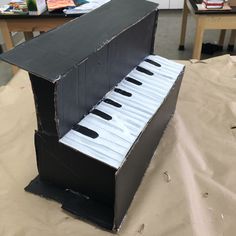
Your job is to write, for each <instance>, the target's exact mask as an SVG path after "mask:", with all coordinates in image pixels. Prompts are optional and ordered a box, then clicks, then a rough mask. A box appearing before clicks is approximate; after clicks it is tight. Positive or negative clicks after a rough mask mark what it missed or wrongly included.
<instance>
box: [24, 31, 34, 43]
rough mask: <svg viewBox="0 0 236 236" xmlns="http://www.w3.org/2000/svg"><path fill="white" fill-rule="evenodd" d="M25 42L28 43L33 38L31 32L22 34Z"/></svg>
mask: <svg viewBox="0 0 236 236" xmlns="http://www.w3.org/2000/svg"><path fill="white" fill-rule="evenodd" d="M24 36H25V41H28V40H30V39H32V38H33V37H34V34H33V32H24Z"/></svg>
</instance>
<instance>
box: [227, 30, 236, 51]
mask: <svg viewBox="0 0 236 236" xmlns="http://www.w3.org/2000/svg"><path fill="white" fill-rule="evenodd" d="M235 39H236V30H232V32H231V36H230V39H229V45H228V51H229V52H232V51H233V50H234V43H235Z"/></svg>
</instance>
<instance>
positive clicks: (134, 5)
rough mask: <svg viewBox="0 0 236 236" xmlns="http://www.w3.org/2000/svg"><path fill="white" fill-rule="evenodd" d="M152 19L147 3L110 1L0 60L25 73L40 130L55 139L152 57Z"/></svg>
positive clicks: (153, 11) (153, 13)
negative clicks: (14, 65)
mask: <svg viewBox="0 0 236 236" xmlns="http://www.w3.org/2000/svg"><path fill="white" fill-rule="evenodd" d="M156 20H157V9H156V5H155V4H153V3H150V2H145V1H142V0H136V1H134V0H126V1H125V0H119V1H112V2H111V3H108V4H105V5H104V6H103V7H101V8H99V9H97V10H95V11H93V12H91V13H90V14H87V15H85V16H83V17H81V18H79V19H76V20H73V21H71V22H69V23H67V24H66V25H63V26H61V27H59V28H57V29H55V30H52V31H50V32H47V33H45V34H43V35H42V36H40V37H37V38H35V39H33V40H31V41H29V42H27V43H23V44H21V45H19V46H18V47H16V48H15V49H14V50H12V51H10V52H7V53H6V54H4V55H1V58H2V59H3V60H5V61H7V62H10V63H13V64H16V65H17V66H19V67H22V68H23V69H26V70H28V71H29V72H30V78H31V81H32V86H33V91H36V93H35V103H36V107H37V106H38V107H39V108H40V107H44V110H47V111H48V112H45V111H43V110H42V109H37V117H38V123H39V128H40V130H41V131H42V132H44V133H47V134H50V135H53V136H57V137H58V138H61V137H62V136H63V135H64V134H65V133H67V132H68V131H69V130H70V129H71V128H72V127H73V125H75V124H76V123H78V122H79V121H80V120H81V119H82V118H83V116H84V115H86V114H87V113H88V112H89V110H91V109H92V108H93V106H95V105H96V103H97V102H98V101H99V100H100V99H101V98H102V97H103V96H104V94H106V93H107V92H108V91H109V90H110V89H111V88H112V87H113V86H115V85H116V84H117V83H118V82H120V81H121V80H122V79H123V78H124V76H125V75H126V74H127V73H128V72H129V71H131V70H132V69H133V68H134V67H135V66H136V65H138V64H139V62H140V61H142V59H143V58H145V57H146V56H147V55H149V54H150V53H152V49H153V37H154V35H155V30H156V28H155V26H156ZM35 80H36V81H35ZM38 80H42V82H39V81H38ZM44 81H45V82H44ZM50 83H51V85H50ZM44 84H48V87H52V89H51V90H49V89H44V88H43V86H44ZM53 86H54V88H53ZM44 87H45V86H44ZM45 96H47V97H48V99H47V100H46V99H45ZM38 102H39V104H37V103H38ZM52 103H54V106H52ZM68 103H69V104H70V106H68ZM52 114H54V117H52V116H51V115H52Z"/></svg>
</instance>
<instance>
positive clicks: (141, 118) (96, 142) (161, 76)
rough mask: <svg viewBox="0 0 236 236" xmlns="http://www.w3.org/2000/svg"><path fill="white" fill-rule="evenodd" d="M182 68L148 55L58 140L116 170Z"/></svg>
mask: <svg viewBox="0 0 236 236" xmlns="http://www.w3.org/2000/svg"><path fill="white" fill-rule="evenodd" d="M182 69H183V66H182V65H179V64H177V63H175V62H170V61H168V60H167V59H163V58H161V57H159V56H148V57H147V58H146V59H145V60H144V61H143V62H142V63H140V65H139V66H137V67H136V68H135V69H134V70H133V71H131V72H130V73H129V75H128V76H127V77H126V78H125V79H123V80H122V81H121V82H120V83H119V84H118V85H117V86H116V87H115V88H114V89H113V90H112V91H110V92H109V93H108V94H107V95H106V96H105V97H104V98H103V100H102V101H101V102H100V103H99V104H98V105H97V106H96V107H95V108H94V109H93V110H92V111H91V112H90V113H89V114H88V115H87V116H86V117H85V118H84V119H82V120H81V121H80V122H79V124H78V125H77V126H75V127H74V128H73V129H72V130H71V131H70V132H68V133H67V134H66V135H65V136H64V137H63V138H62V139H61V140H60V141H61V142H62V143H64V144H66V145H68V146H70V147H72V148H74V149H76V150H79V151H81V152H83V153H84V154H87V155H89V156H91V157H93V158H95V159H97V160H99V161H101V162H104V163H106V164H108V165H110V166H113V167H115V168H119V166H120V165H121V164H122V162H123V161H124V158H125V156H126V155H127V153H128V151H129V150H130V148H131V147H132V145H133V143H134V142H135V140H136V139H137V137H138V136H139V134H140V133H141V132H142V130H143V128H144V127H145V125H146V124H147V123H148V122H149V120H150V119H151V118H152V116H153V115H154V114H155V112H156V111H157V109H158V108H159V107H160V106H161V104H162V103H163V101H164V99H165V98H166V96H167V94H168V93H169V91H170V89H171V88H172V86H173V84H174V82H175V80H176V79H177V77H178V75H179V74H180V72H181V70H182Z"/></svg>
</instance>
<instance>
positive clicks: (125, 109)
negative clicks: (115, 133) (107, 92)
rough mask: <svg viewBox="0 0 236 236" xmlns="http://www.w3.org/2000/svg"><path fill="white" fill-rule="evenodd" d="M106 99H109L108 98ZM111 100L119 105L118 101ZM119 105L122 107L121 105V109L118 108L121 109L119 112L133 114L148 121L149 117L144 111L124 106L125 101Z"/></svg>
mask: <svg viewBox="0 0 236 236" xmlns="http://www.w3.org/2000/svg"><path fill="white" fill-rule="evenodd" d="M107 98H108V99H110V98H109V96H108V97H107ZM106 100H107V99H105V100H104V102H106ZM111 100H112V101H115V102H117V103H119V102H118V101H116V99H111ZM121 104H122V105H121V107H119V109H121V111H123V112H126V111H127V112H129V113H130V112H131V113H134V114H135V115H137V116H140V117H143V118H144V119H145V120H146V119H149V117H150V115H149V114H148V113H147V112H146V111H143V110H140V109H139V108H140V107H132V106H130V105H128V104H126V100H125V101H123V102H122V103H121Z"/></svg>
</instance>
